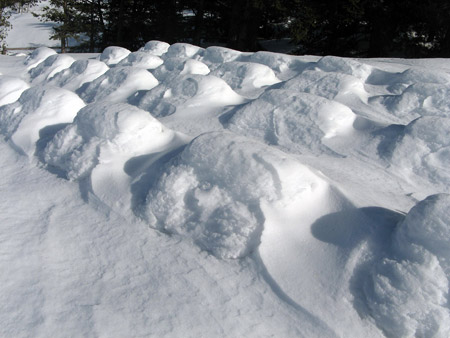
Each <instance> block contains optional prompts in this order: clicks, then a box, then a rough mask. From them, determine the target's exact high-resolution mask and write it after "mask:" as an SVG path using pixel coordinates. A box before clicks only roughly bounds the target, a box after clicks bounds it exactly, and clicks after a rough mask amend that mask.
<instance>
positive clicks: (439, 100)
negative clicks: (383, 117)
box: [370, 82, 450, 124]
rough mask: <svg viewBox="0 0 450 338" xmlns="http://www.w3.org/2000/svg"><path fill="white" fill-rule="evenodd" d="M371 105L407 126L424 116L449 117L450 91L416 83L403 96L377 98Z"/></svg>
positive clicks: (428, 84)
mask: <svg viewBox="0 0 450 338" xmlns="http://www.w3.org/2000/svg"><path fill="white" fill-rule="evenodd" d="M370 103H371V104H373V105H374V106H378V107H379V108H381V109H383V111H384V112H385V114H391V115H392V116H393V117H395V122H397V123H405V124H406V123H409V122H411V121H412V120H414V119H416V118H418V117H420V116H423V115H436V116H449V115H450V89H449V88H448V86H443V85H442V84H439V83H425V82H423V83H414V84H411V85H409V86H408V87H407V88H406V89H405V90H404V91H403V92H402V93H401V94H398V95H384V96H376V97H373V98H371V99H370Z"/></svg>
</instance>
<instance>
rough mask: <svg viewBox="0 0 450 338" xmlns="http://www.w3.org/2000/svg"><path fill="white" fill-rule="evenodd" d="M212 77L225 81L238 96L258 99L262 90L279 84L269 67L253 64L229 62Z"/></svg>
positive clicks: (215, 71) (216, 70) (217, 69)
mask: <svg viewBox="0 0 450 338" xmlns="http://www.w3.org/2000/svg"><path fill="white" fill-rule="evenodd" d="M211 75H215V76H217V77H219V78H221V79H223V80H224V81H225V82H226V83H228V84H229V85H230V87H231V88H232V89H233V90H235V91H236V92H237V93H238V94H240V95H244V96H249V97H258V96H259V95H260V94H261V92H262V90H260V88H262V87H265V86H270V85H273V84H275V83H279V82H280V80H279V79H278V78H277V77H276V75H275V73H274V72H273V70H272V69H270V68H269V67H267V66H265V65H262V64H258V63H251V62H237V61H235V62H227V63H224V64H222V65H220V66H219V67H217V68H216V69H215V70H214V71H213V72H212V73H211Z"/></svg>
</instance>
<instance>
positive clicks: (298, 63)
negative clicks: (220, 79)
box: [246, 52, 308, 81]
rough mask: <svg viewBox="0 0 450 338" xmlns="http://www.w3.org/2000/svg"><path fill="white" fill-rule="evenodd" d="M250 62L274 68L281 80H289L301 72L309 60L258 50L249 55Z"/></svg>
mask: <svg viewBox="0 0 450 338" xmlns="http://www.w3.org/2000/svg"><path fill="white" fill-rule="evenodd" d="M246 61H249V62H254V63H260V64H263V65H265V66H267V67H269V68H270V69H272V70H273V71H274V72H275V74H276V75H277V77H278V78H279V79H281V80H283V81H284V80H287V79H289V78H291V77H293V76H295V75H297V74H298V73H299V71H300V70H302V69H303V68H305V67H306V66H307V65H308V62H305V61H302V60H300V59H299V58H298V57H295V56H292V55H286V54H279V53H272V52H256V53H253V54H251V55H249V57H248V60H246Z"/></svg>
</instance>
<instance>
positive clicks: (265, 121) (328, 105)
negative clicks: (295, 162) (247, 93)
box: [228, 89, 356, 154]
mask: <svg viewBox="0 0 450 338" xmlns="http://www.w3.org/2000/svg"><path fill="white" fill-rule="evenodd" d="M355 117H356V116H355V114H354V113H353V112H352V111H351V109H349V108H348V107H346V106H344V105H342V104H340V103H337V102H335V101H330V100H327V99H324V98H321V97H318V96H315V95H311V94H307V93H301V92H296V91H293V90H279V89H273V90H269V91H266V92H265V93H264V94H262V95H261V96H260V97H259V99H258V100H255V101H252V102H250V103H248V104H246V105H245V106H243V107H242V108H240V109H237V110H236V111H235V112H234V115H233V116H232V118H231V119H230V120H229V121H228V129H230V130H232V131H234V132H236V133H239V134H241V135H248V136H253V137H255V138H257V139H260V140H261V141H263V142H266V143H267V144H271V145H279V146H281V147H283V148H284V149H287V150H288V151H289V152H298V153H314V154H321V153H328V154H332V153H333V151H331V150H330V148H329V147H328V146H327V145H326V144H327V141H329V144H330V146H332V145H333V141H332V140H327V139H332V138H333V137H335V136H339V135H342V134H346V133H348V132H350V131H351V130H352V126H353V123H354V121H355Z"/></svg>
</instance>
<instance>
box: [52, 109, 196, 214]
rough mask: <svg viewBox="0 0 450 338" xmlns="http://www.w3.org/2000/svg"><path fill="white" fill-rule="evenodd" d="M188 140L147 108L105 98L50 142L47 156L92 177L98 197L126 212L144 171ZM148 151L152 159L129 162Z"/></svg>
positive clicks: (76, 175)
mask: <svg viewBox="0 0 450 338" xmlns="http://www.w3.org/2000/svg"><path fill="white" fill-rule="evenodd" d="M187 140H188V138H187V137H185V136H183V135H181V134H179V133H175V132H173V131H172V130H170V129H168V128H165V127H164V126H163V125H162V124H161V123H160V122H159V121H158V120H156V119H155V118H153V117H152V116H151V115H150V114H149V113H148V112H146V111H143V110H141V109H138V108H136V107H134V106H131V105H128V104H125V103H111V102H100V103H93V104H89V105H88V106H86V107H85V108H83V109H81V110H80V111H79V112H78V114H77V115H76V117H75V119H74V121H73V123H70V124H68V125H67V126H66V127H65V128H64V129H62V130H60V131H59V132H58V133H57V134H56V135H55V136H54V137H53V139H52V140H51V141H50V142H49V143H48V144H47V145H46V148H45V149H44V151H43V154H44V155H43V157H44V161H45V163H47V165H50V166H53V167H55V168H57V169H58V170H59V171H61V172H62V173H63V175H64V176H66V177H67V178H68V179H70V180H78V181H80V180H82V179H83V178H85V177H88V178H89V180H88V181H89V182H90V184H91V187H87V188H88V189H91V192H92V193H93V194H94V195H95V196H97V197H99V198H100V200H102V202H104V203H106V204H107V205H109V206H110V207H112V208H113V209H115V208H117V207H119V208H121V211H123V210H124V209H128V210H130V209H131V208H132V206H131V204H130V203H131V199H132V196H131V195H130V194H131V184H132V180H133V178H135V177H136V176H138V175H139V174H140V170H143V169H145V167H146V166H149V165H151V163H152V161H154V160H155V159H156V158H157V157H158V156H162V155H163V154H164V153H166V152H168V151H171V150H173V149H174V148H177V147H179V146H181V145H183V144H185V143H186V141H187ZM144 155H145V156H146V158H147V160H146V161H143V160H141V161H137V162H136V163H139V166H138V165H136V167H134V166H133V164H132V162H130V163H131V164H130V163H128V164H127V162H128V161H130V160H131V159H133V158H139V157H142V156H144ZM151 155H154V156H151ZM125 168H126V169H125Z"/></svg>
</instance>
